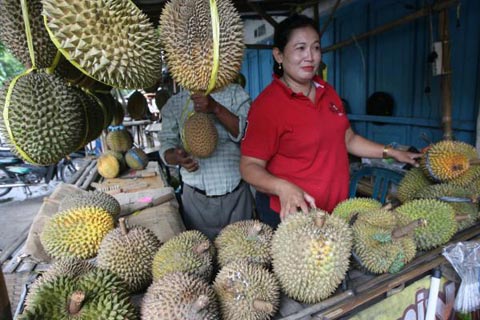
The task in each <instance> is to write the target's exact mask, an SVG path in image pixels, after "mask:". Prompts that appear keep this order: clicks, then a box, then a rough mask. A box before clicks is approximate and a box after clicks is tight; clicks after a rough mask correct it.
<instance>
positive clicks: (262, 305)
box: [252, 299, 274, 313]
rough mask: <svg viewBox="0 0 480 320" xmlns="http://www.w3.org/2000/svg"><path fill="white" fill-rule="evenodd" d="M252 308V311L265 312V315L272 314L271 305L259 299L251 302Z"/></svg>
mask: <svg viewBox="0 0 480 320" xmlns="http://www.w3.org/2000/svg"><path fill="white" fill-rule="evenodd" d="M252 306H253V309H255V310H256V311H260V312H265V313H272V312H273V309H274V308H273V304H271V303H270V302H267V301H263V300H259V299H255V300H253V303H252Z"/></svg>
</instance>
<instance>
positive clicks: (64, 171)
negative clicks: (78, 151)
mask: <svg viewBox="0 0 480 320" xmlns="http://www.w3.org/2000/svg"><path fill="white" fill-rule="evenodd" d="M75 172H77V167H75V164H74V163H73V162H72V161H71V160H65V161H64V162H63V163H62V165H61V168H60V178H61V179H62V181H63V182H65V183H68V182H69V181H70V179H71V178H72V176H73V175H74V174H75Z"/></svg>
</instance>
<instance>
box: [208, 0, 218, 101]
mask: <svg viewBox="0 0 480 320" xmlns="http://www.w3.org/2000/svg"><path fill="white" fill-rule="evenodd" d="M210 16H211V20H212V36H213V66H212V73H211V75H210V81H209V83H208V88H207V92H206V93H205V95H208V94H209V93H210V92H211V91H212V90H213V89H214V88H215V83H216V82H217V76H218V68H219V62H220V61H219V60H220V19H219V16H218V8H217V2H216V1H215V0H210Z"/></svg>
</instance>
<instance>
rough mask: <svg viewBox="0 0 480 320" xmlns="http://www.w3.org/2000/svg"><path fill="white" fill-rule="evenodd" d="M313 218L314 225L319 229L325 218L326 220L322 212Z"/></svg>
mask: <svg viewBox="0 0 480 320" xmlns="http://www.w3.org/2000/svg"><path fill="white" fill-rule="evenodd" d="M313 219H314V223H315V226H316V227H317V228H319V229H321V228H323V225H324V224H325V220H327V218H326V217H325V215H324V214H322V215H321V216H315V218H313Z"/></svg>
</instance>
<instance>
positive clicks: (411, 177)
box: [397, 168, 433, 202]
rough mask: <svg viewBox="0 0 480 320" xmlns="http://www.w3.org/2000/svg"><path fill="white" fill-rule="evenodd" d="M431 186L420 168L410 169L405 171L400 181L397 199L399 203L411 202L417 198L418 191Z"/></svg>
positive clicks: (430, 182)
mask: <svg viewBox="0 0 480 320" xmlns="http://www.w3.org/2000/svg"><path fill="white" fill-rule="evenodd" d="M432 184H433V182H432V181H431V180H430V179H429V178H428V177H427V176H426V175H425V174H424V172H423V170H422V168H412V169H410V170H408V171H407V173H406V174H405V175H404V176H403V178H402V180H401V181H400V183H399V185H398V189H397V197H398V199H399V200H400V201H401V202H407V201H410V200H413V199H415V198H417V194H418V192H419V191H421V190H422V189H424V188H426V187H428V186H430V185H432Z"/></svg>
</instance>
